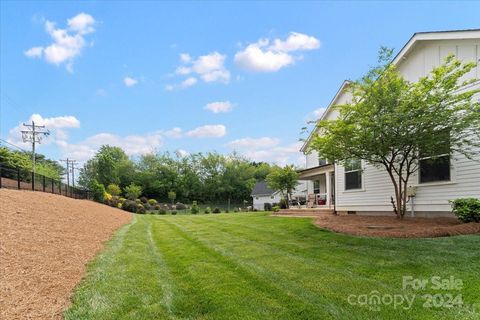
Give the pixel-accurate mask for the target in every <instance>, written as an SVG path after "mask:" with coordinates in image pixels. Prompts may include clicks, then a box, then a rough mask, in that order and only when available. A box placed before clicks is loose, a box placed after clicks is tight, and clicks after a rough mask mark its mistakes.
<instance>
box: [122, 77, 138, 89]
mask: <svg viewBox="0 0 480 320" xmlns="http://www.w3.org/2000/svg"><path fill="white" fill-rule="evenodd" d="M123 83H124V84H125V86H127V87H133V86H134V85H136V84H137V83H138V80H136V79H134V78H132V77H125V78H123Z"/></svg>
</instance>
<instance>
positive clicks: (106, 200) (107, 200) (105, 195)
mask: <svg viewBox="0 0 480 320" xmlns="http://www.w3.org/2000/svg"><path fill="white" fill-rule="evenodd" d="M111 200H112V195H111V194H110V193H108V192H106V191H105V192H104V193H103V203H106V204H108V205H111V203H110V201H111Z"/></svg>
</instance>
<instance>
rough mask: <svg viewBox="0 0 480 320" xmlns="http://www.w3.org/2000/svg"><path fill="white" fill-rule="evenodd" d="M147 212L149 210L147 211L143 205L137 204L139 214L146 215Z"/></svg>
mask: <svg viewBox="0 0 480 320" xmlns="http://www.w3.org/2000/svg"><path fill="white" fill-rule="evenodd" d="M146 212H147V210H145V207H144V206H143V204H137V213H140V214H145V213H146Z"/></svg>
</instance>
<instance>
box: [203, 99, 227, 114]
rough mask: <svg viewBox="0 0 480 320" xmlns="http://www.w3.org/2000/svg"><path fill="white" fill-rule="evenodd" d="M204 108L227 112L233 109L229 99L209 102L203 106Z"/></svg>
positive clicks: (215, 111) (214, 111)
mask: <svg viewBox="0 0 480 320" xmlns="http://www.w3.org/2000/svg"><path fill="white" fill-rule="evenodd" d="M204 109H205V110H210V111H212V112H213V113H221V112H229V111H232V109H233V104H232V103H231V102H230V101H217V102H211V103H209V104H207V105H206V106H205V107H204Z"/></svg>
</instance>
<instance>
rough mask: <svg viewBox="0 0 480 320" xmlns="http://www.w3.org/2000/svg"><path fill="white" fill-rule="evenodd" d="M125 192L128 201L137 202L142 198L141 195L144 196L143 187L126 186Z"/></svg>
mask: <svg viewBox="0 0 480 320" xmlns="http://www.w3.org/2000/svg"><path fill="white" fill-rule="evenodd" d="M123 191H124V192H125V196H126V197H127V198H128V199H130V200H135V199H138V197H140V195H141V194H142V187H140V186H137V185H136V184H134V183H131V184H130V185H128V186H126V187H125V189H124V190H123Z"/></svg>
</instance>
